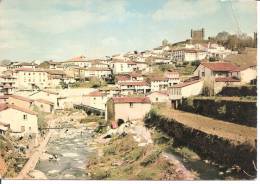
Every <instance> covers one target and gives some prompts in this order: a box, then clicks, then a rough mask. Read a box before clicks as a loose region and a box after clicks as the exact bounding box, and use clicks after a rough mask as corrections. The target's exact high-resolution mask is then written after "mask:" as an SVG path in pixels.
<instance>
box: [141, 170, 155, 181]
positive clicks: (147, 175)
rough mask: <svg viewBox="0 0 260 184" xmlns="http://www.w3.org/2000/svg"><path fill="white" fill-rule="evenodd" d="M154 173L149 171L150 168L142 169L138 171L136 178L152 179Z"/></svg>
mask: <svg viewBox="0 0 260 184" xmlns="http://www.w3.org/2000/svg"><path fill="white" fill-rule="evenodd" d="M154 175H155V173H153V172H151V171H150V170H145V169H144V170H142V171H141V172H140V173H138V174H137V177H138V179H140V180H152V179H153V176H154Z"/></svg>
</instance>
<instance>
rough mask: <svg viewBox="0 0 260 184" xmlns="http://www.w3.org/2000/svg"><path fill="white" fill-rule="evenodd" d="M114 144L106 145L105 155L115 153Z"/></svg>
mask: <svg viewBox="0 0 260 184" xmlns="http://www.w3.org/2000/svg"><path fill="white" fill-rule="evenodd" d="M116 149H117V148H116V146H115V145H111V146H109V147H107V148H106V149H105V150H104V154H105V155H115V153H116Z"/></svg>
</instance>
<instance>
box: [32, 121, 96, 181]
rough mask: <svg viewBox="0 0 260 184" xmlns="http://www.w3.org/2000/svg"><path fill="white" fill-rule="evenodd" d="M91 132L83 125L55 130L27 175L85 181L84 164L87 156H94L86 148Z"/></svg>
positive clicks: (90, 139) (91, 150) (39, 177)
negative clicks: (33, 168)
mask: <svg viewBox="0 0 260 184" xmlns="http://www.w3.org/2000/svg"><path fill="white" fill-rule="evenodd" d="M92 131H93V130H91V128H87V127H86V126H85V125H78V126H77V128H69V129H59V130H56V131H55V133H54V136H53V137H52V138H51V139H50V141H49V143H48V145H47V148H46V151H45V152H44V153H43V154H42V156H41V157H40V160H39V161H38V163H37V165H36V167H35V170H33V171H31V172H30V173H29V175H30V176H31V177H32V178H35V179H44V178H47V179H87V178H88V176H87V175H86V171H85V165H86V164H85V163H86V161H87V158H88V156H91V155H93V154H95V150H94V149H91V148H90V147H89V146H88V145H89V143H90V142H91V141H92V138H91V134H92Z"/></svg>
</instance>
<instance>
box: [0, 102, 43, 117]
mask: <svg viewBox="0 0 260 184" xmlns="http://www.w3.org/2000/svg"><path fill="white" fill-rule="evenodd" d="M8 108H10V109H15V110H18V111H22V112H25V113H28V114H32V115H37V114H38V113H36V112H34V111H31V110H30V109H26V108H23V107H18V106H16V105H13V104H0V111H3V110H6V109H8Z"/></svg>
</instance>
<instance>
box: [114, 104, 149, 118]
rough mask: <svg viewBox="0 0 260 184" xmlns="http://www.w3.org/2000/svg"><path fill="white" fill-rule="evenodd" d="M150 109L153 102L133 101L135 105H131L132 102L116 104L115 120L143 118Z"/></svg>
mask: <svg viewBox="0 0 260 184" xmlns="http://www.w3.org/2000/svg"><path fill="white" fill-rule="evenodd" d="M150 109H151V104H148V103H133V107H130V103H121V104H120V103H119V104H115V120H116V121H117V120H118V119H123V120H124V121H127V120H136V119H143V118H144V116H145V114H146V113H148V112H149V111H150Z"/></svg>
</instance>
